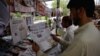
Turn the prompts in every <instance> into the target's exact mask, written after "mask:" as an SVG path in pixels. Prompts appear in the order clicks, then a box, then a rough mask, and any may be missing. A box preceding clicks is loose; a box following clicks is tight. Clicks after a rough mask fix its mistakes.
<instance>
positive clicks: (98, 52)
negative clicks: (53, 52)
mask: <svg viewBox="0 0 100 56" xmlns="http://www.w3.org/2000/svg"><path fill="white" fill-rule="evenodd" d="M99 43H100V35H99V31H98V29H97V28H96V27H95V25H94V23H93V22H90V23H87V24H85V25H83V26H82V27H80V28H79V29H78V30H77V32H76V33H75V39H74V40H73V42H72V44H71V45H70V46H69V47H68V48H67V49H66V50H65V51H64V52H63V53H62V54H61V55H59V56H100V44H99Z"/></svg>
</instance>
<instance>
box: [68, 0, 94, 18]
mask: <svg viewBox="0 0 100 56" xmlns="http://www.w3.org/2000/svg"><path fill="white" fill-rule="evenodd" d="M81 7H83V8H84V9H85V11H86V15H87V17H93V15H94V10H95V2H94V0H70V1H69V4H68V5H67V8H77V9H78V8H81Z"/></svg>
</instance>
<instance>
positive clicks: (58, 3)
mask: <svg viewBox="0 0 100 56" xmlns="http://www.w3.org/2000/svg"><path fill="white" fill-rule="evenodd" d="M59 6H60V0H57V11H56V19H57V21H56V35H58V34H57V30H58V18H59V14H58V10H59Z"/></svg>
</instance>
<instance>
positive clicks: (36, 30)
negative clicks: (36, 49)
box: [31, 21, 54, 51]
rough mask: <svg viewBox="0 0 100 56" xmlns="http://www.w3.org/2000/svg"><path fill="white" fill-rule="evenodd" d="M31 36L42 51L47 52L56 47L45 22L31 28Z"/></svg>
mask: <svg viewBox="0 0 100 56" xmlns="http://www.w3.org/2000/svg"><path fill="white" fill-rule="evenodd" d="M31 36H32V37H33V41H35V42H36V43H37V44H38V45H39V46H40V48H41V50H42V51H46V50H48V49H50V48H52V46H53V45H54V44H53V43H54V41H53V40H52V38H51V36H50V30H49V28H48V27H47V24H46V23H45V22H41V21H38V22H36V23H34V25H33V26H31Z"/></svg>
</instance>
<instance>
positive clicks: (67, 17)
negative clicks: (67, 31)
mask: <svg viewBox="0 0 100 56" xmlns="http://www.w3.org/2000/svg"><path fill="white" fill-rule="evenodd" d="M62 22H64V23H68V25H72V20H71V19H70V17H69V16H64V17H63V18H62Z"/></svg>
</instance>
